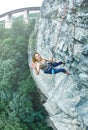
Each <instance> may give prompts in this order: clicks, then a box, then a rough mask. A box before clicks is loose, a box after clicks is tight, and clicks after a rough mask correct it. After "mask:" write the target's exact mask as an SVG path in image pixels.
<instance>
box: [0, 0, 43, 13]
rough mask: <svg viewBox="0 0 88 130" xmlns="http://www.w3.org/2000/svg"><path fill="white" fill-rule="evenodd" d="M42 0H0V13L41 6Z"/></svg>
mask: <svg viewBox="0 0 88 130" xmlns="http://www.w3.org/2000/svg"><path fill="white" fill-rule="evenodd" d="M42 1H43V0H0V14H3V13H5V12H8V11H10V10H14V9H19V8H24V7H33V6H41V4H42Z"/></svg>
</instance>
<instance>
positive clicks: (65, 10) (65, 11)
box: [53, 0, 68, 53]
mask: <svg viewBox="0 0 88 130" xmlns="http://www.w3.org/2000/svg"><path fill="white" fill-rule="evenodd" d="M67 7H68V0H67V1H66V5H65V8H64V15H63V16H62V21H61V23H60V28H59V30H58V35H57V41H56V44H55V48H54V49H53V52H54V53H55V51H56V48H57V43H58V39H59V37H60V30H61V28H62V24H63V21H64V19H65V17H66V13H67Z"/></svg>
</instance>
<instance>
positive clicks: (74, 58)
mask: <svg viewBox="0 0 88 130" xmlns="http://www.w3.org/2000/svg"><path fill="white" fill-rule="evenodd" d="M36 45H37V48H36V49H37V51H38V52H39V53H40V54H41V55H42V56H43V57H45V58H48V59H50V58H51V57H52V56H54V58H55V59H57V60H64V61H65V62H66V65H65V66H64V68H66V69H67V70H69V71H70V72H71V75H70V76H66V75H65V74H62V73H59V74H56V75H46V74H43V73H42V72H41V74H40V75H39V76H36V75H35V74H34V73H33V77H34V79H35V81H36V83H37V86H38V88H39V89H40V90H41V92H42V93H43V94H44V95H45V96H46V97H47V100H46V103H44V106H45V108H46V110H47V111H48V113H49V116H50V120H51V121H52V122H53V124H54V125H55V127H56V128H57V130H87V129H88V2H87V0H66V1H65V0H44V1H43V3H42V7H41V18H40V21H39V27H38V36H37V43H36Z"/></svg>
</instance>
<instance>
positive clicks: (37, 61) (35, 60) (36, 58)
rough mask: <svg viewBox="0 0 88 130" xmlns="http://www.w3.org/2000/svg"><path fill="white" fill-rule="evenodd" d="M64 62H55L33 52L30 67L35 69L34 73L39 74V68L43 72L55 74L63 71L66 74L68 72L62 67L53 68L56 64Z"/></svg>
mask: <svg viewBox="0 0 88 130" xmlns="http://www.w3.org/2000/svg"><path fill="white" fill-rule="evenodd" d="M61 64H65V63H64V62H61V61H60V62H56V61H49V60H46V59H44V58H42V57H41V55H40V54H39V53H37V52H36V53H35V54H34V55H33V57H32V64H31V67H32V68H33V69H34V70H35V73H36V74H37V75H39V72H40V69H41V70H43V72H44V73H45V74H56V73H60V72H63V73H65V74H67V75H69V74H70V73H69V72H67V71H66V70H65V69H64V68H55V67H57V66H58V65H61Z"/></svg>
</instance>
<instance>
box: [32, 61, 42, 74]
mask: <svg viewBox="0 0 88 130" xmlns="http://www.w3.org/2000/svg"><path fill="white" fill-rule="evenodd" d="M31 67H32V69H34V71H35V74H36V75H39V71H40V67H39V64H38V63H34V62H32V64H31Z"/></svg>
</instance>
